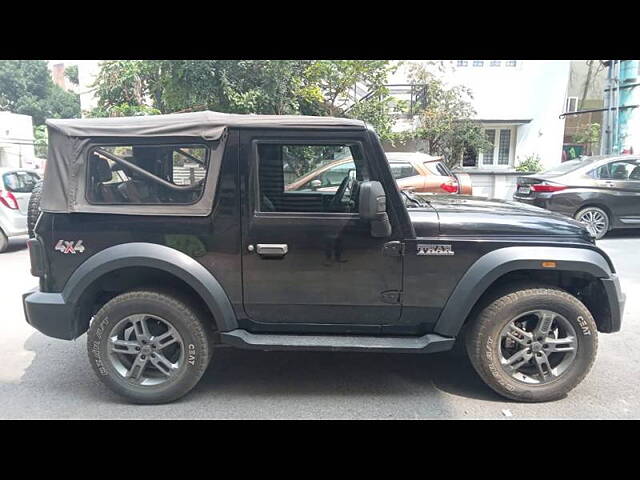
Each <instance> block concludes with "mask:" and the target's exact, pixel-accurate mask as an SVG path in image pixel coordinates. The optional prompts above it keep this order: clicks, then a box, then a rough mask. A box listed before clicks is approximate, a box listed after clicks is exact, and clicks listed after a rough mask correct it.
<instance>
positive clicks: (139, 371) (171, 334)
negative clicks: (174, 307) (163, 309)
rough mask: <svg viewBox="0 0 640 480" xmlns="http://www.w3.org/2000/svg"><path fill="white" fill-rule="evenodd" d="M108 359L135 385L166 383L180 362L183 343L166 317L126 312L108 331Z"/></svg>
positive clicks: (121, 374) (180, 364)
mask: <svg viewBox="0 0 640 480" xmlns="http://www.w3.org/2000/svg"><path fill="white" fill-rule="evenodd" d="M108 349H109V359H110V361H111V365H112V366H113V368H114V369H115V370H116V371H117V372H118V374H119V375H120V376H122V377H123V378H125V379H126V380H128V381H129V382H131V383H133V384H136V385H143V386H151V385H159V384H163V383H166V382H168V381H170V380H172V379H173V378H175V377H176V375H177V373H178V371H179V370H180V368H181V366H182V365H183V364H184V356H185V349H184V342H183V340H182V337H181V336H180V334H179V333H178V331H177V330H176V329H175V328H174V327H173V326H172V325H171V324H170V323H169V322H167V321H166V320H164V319H162V318H160V317H158V316H156V315H150V314H145V313H142V314H136V315H130V316H128V317H126V318H124V319H122V320H121V321H120V322H118V323H117V324H116V325H115V326H114V327H113V329H112V330H111V332H110V334H109V343H108Z"/></svg>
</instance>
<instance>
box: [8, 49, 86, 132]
mask: <svg viewBox="0 0 640 480" xmlns="http://www.w3.org/2000/svg"><path fill="white" fill-rule="evenodd" d="M0 109H2V110H8V111H11V112H14V113H20V114H24V115H30V116H31V117H33V123H34V125H36V126H37V125H42V124H43V123H44V121H45V120H46V119H47V118H75V117H79V116H80V98H79V97H78V95H76V94H74V93H71V92H66V91H65V90H63V89H62V88H60V87H58V86H57V85H55V84H54V83H53V81H52V80H51V74H50V73H49V69H48V67H47V62H46V61H45V60H3V61H0Z"/></svg>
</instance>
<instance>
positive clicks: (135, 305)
mask: <svg viewBox="0 0 640 480" xmlns="http://www.w3.org/2000/svg"><path fill="white" fill-rule="evenodd" d="M203 317H204V315H203V314H202V313H200V312H199V311H198V310H197V309H195V308H193V307H192V306H191V305H189V303H188V302H185V301H183V300H181V299H178V298H176V297H173V296H170V295H167V294H164V293H162V292H158V291H151V290H141V291H135V292H130V293H125V294H122V295H119V296H117V297H115V298H113V299H112V300H110V301H109V302H107V304H105V305H104V306H103V307H102V308H101V309H100V310H99V311H98V313H96V315H95V317H94V319H93V321H92V323H91V327H90V328H89V332H88V333H87V349H88V354H89V359H90V361H91V365H92V366H93V369H94V371H95V372H96V374H97V375H98V377H99V378H100V380H102V382H103V383H104V384H105V385H107V386H108V387H109V388H110V389H112V390H113V391H114V392H116V393H118V394H120V395H122V396H123V397H125V398H127V399H128V400H130V401H132V402H134V403H146V404H155V403H166V402H171V401H173V400H176V399H177V398H180V397H182V396H183V395H185V394H186V393H187V392H189V391H190V390H191V389H192V388H193V387H194V386H195V385H196V384H197V383H198V381H199V380H200V377H202V374H203V373H204V371H205V370H206V368H207V365H208V364H209V360H210V359H211V353H212V348H211V342H210V338H209V335H208V329H207V327H206V321H205V319H204V318H203Z"/></svg>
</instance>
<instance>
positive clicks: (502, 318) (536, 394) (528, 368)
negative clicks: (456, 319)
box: [466, 287, 598, 402]
mask: <svg viewBox="0 0 640 480" xmlns="http://www.w3.org/2000/svg"><path fill="white" fill-rule="evenodd" d="M533 311H539V312H553V313H555V314H556V315H557V316H556V317H553V316H552V317H551V318H552V320H551V322H552V325H554V326H558V325H561V326H562V328H563V329H565V330H566V331H568V332H569V331H571V329H573V334H574V335H567V337H566V338H567V339H569V338H572V337H573V338H575V340H573V344H574V346H575V348H574V349H573V350H572V351H571V352H561V353H558V352H554V353H550V354H549V355H548V356H547V353H548V352H549V350H544V349H547V348H548V347H549V345H551V343H556V342H559V343H558V345H557V346H559V344H560V343H562V339H560V340H555V339H553V340H549V338H550V337H546V338H547V340H544V341H543V342H537V339H536V337H535V336H534V337H533V342H534V343H533V344H531V345H529V346H527V345H526V343H527V342H528V341H529V340H526V339H527V338H528V337H526V336H523V339H522V340H521V341H522V342H523V343H524V344H525V345H524V346H522V345H521V344H520V343H518V342H515V341H513V340H512V339H511V337H509V338H507V337H508V336H507V337H504V336H503V335H504V332H505V331H509V328H508V325H510V324H511V322H512V321H514V319H517V318H520V319H522V321H523V322H524V323H521V324H520V325H522V326H524V325H527V324H535V325H540V324H543V323H544V322H543V321H542V318H541V317H537V316H536V315H534V314H531V315H529V314H528V313H527V312H533ZM537 322H540V323H537ZM526 328H527V327H524V328H523V330H526ZM534 332H535V330H534ZM555 332H556V333H555V335H556V336H557V337H558V338H559V337H560V336H561V332H562V331H561V330H560V329H557V330H556V331H555ZM525 333H529V332H528V331H526V332H525ZM516 335H518V336H520V333H517V334H516ZM550 335H553V332H551V333H550ZM597 335H598V332H597V328H596V324H595V322H594V320H593V317H592V316H591V313H590V312H589V310H588V309H587V308H586V307H585V306H584V304H583V303H582V302H580V301H579V300H578V299H577V298H575V297H574V296H572V295H570V294H568V293H567V292H565V291H563V290H559V289H555V288H533V287H532V288H527V287H525V288H523V289H521V290H516V291H511V292H506V293H504V294H502V295H500V296H499V298H497V299H496V300H494V301H493V302H491V303H490V304H489V305H487V306H486V307H485V308H483V309H482V310H481V311H480V313H479V314H478V316H477V317H476V318H475V319H474V320H473V323H472V324H470V325H469V330H468V331H467V336H466V346H467V353H468V355H469V359H470V360H471V363H472V365H473V367H474V368H475V370H476V371H477V372H478V374H479V375H480V377H481V378H482V379H483V380H484V382H485V383H486V384H487V385H488V386H489V387H491V388H492V389H493V390H495V391H496V392H497V393H498V394H500V395H502V396H504V397H507V398H509V399H512V400H518V401H522V402H546V401H552V400H557V399H559V398H562V397H564V396H565V395H566V394H567V393H568V392H569V391H570V390H572V389H573V388H574V387H575V386H576V385H578V384H579V383H580V382H581V381H582V380H583V379H584V378H585V376H586V375H587V374H588V373H589V370H590V369H591V367H592V365H593V362H594V360H595V357H596V352H597V350H598V336H597ZM538 338H539V337H538ZM505 342H511V343H513V344H515V345H517V347H516V350H518V351H519V352H520V351H524V352H525V353H523V358H522V359H523V360H524V359H525V358H530V360H529V361H528V362H525V363H523V365H522V367H520V369H519V370H518V371H517V372H515V373H511V374H510V373H508V372H507V371H506V369H507V368H508V367H507V366H503V364H502V362H505V361H506V360H505V357H508V359H509V360H511V359H512V358H514V357H512V356H511V354H510V353H508V350H509V349H508V348H507V345H508V344H507V343H505ZM546 342H549V344H547V343H546ZM568 345H569V343H566V346H567V347H568ZM532 347H535V348H534V350H535V351H536V352H537V353H531V352H532V350H531V348H532ZM556 348H557V347H556ZM520 349H522V350H520ZM537 349H542V351H539V350H537ZM526 352H529V353H526ZM524 355H526V356H524ZM534 355H535V356H534ZM536 358H539V359H541V360H540V361H541V362H543V363H544V361H543V360H542V359H544V360H547V361H548V362H549V363H548V364H547V366H548V367H552V363H555V362H559V363H556V366H555V368H553V369H550V368H549V369H548V368H546V367H544V366H542V370H539V368H540V367H538V365H537V363H536V362H537V361H536ZM569 360H570V361H569ZM562 362H568V363H566V364H563V363H562ZM515 365H517V362H515V363H514V366H515ZM561 367H562V368H563V369H564V371H560V369H561ZM553 370H555V371H556V373H557V376H554V375H547V376H546V380H542V381H539V383H526V382H530V381H533V380H535V378H536V377H537V378H538V380H540V379H541V378H545V377H543V376H542V375H541V373H542V372H546V373H549V372H552V371H553ZM527 372H529V373H527ZM530 372H535V373H530ZM525 373H526V375H525ZM514 375H515V376H514ZM525 376H526V377H527V379H526V380H525V378H524V377H525ZM516 377H518V378H516ZM520 377H523V378H520Z"/></svg>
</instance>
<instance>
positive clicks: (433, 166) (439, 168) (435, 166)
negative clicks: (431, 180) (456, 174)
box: [424, 162, 452, 177]
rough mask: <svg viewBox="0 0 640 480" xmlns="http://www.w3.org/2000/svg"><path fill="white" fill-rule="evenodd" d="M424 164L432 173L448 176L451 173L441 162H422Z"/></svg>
mask: <svg viewBox="0 0 640 480" xmlns="http://www.w3.org/2000/svg"><path fill="white" fill-rule="evenodd" d="M424 166H425V167H427V168H428V169H429V171H430V172H431V173H432V174H434V175H440V176H443V177H450V176H451V175H452V173H451V170H449V168H448V167H447V166H446V165H445V164H444V163H443V162H424Z"/></svg>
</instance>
